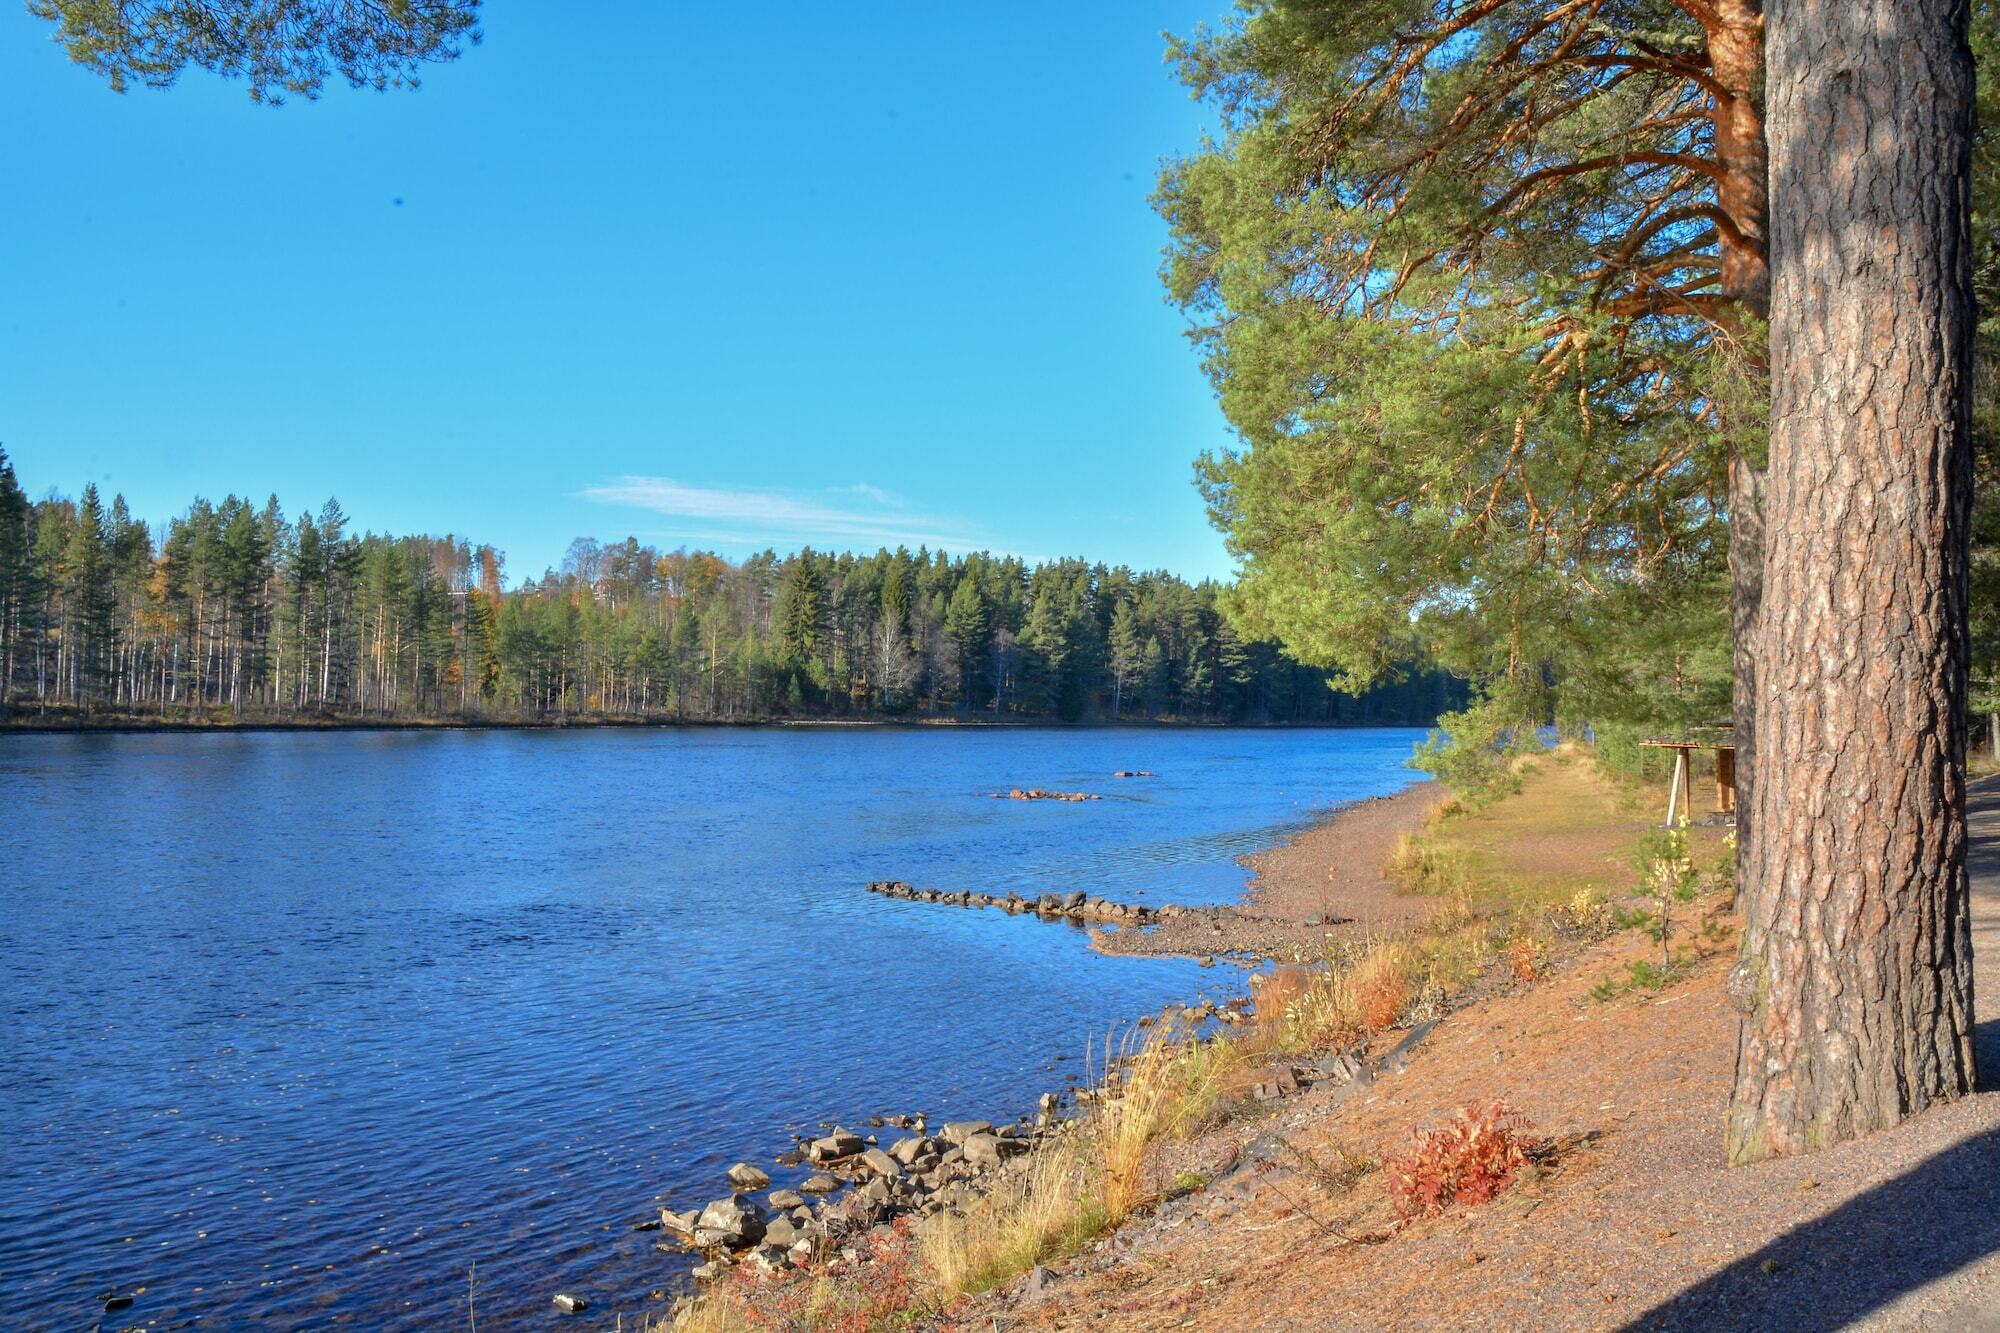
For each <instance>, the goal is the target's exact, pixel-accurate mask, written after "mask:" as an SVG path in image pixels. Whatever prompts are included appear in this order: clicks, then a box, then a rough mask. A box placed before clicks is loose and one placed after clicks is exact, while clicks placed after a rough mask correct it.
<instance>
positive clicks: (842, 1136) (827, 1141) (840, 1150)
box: [806, 1129, 867, 1162]
mask: <svg viewBox="0 0 2000 1333" xmlns="http://www.w3.org/2000/svg"><path fill="white" fill-rule="evenodd" d="M865 1146H867V1145H865V1144H863V1143H862V1142H861V1139H860V1138H859V1136H857V1135H854V1134H850V1133H848V1132H847V1131H846V1130H844V1129H836V1130H835V1131H833V1133H831V1134H829V1135H827V1136H826V1137H825V1138H823V1139H814V1140H813V1141H812V1143H811V1144H809V1145H808V1146H807V1148H806V1156H807V1157H809V1158H811V1159H812V1160H813V1161H815V1162H832V1161H838V1160H839V1159H840V1158H842V1157H852V1156H854V1155H855V1154H856V1153H858V1152H860V1151H861V1150H862V1148H864V1147H865Z"/></svg>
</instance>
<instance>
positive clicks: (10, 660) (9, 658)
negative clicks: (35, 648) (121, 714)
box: [0, 448, 34, 717]
mask: <svg viewBox="0 0 2000 1333" xmlns="http://www.w3.org/2000/svg"><path fill="white" fill-rule="evenodd" d="M28 516H29V507H28V497H27V494H26V493H25V492H24V491H22V489H21V484H20V482H19V481H18V480H17V479H16V478H15V476H14V465H13V464H12V463H11V462H9V461H8V459H7V451H6V449H4V448H0V717H5V716H6V715H7V706H8V696H9V694H10V693H11V691H12V689H13V685H14V656H15V653H16V651H17V649H18V647H19V644H20V637H21V628H22V625H23V624H24V622H25V620H26V618H27V615H28V611H29V608H30V607H31V606H32V604H33V601H34V597H33V591H32V590H33V585H34V564H33V553H34V548H33V546H32V544H31V541H30V537H29V531H28Z"/></svg>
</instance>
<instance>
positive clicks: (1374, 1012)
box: [1358, 969, 1410, 1032]
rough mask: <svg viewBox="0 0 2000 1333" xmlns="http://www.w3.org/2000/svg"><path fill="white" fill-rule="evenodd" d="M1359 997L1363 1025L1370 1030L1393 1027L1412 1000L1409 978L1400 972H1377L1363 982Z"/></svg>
mask: <svg viewBox="0 0 2000 1333" xmlns="http://www.w3.org/2000/svg"><path fill="white" fill-rule="evenodd" d="M1358 999H1359V1008H1360V1010H1361V1023H1362V1026H1363V1027H1366V1028H1367V1029H1368V1030H1369V1031H1370V1032H1381V1031H1384V1030H1386V1029H1388V1028H1392V1027H1394V1026H1396V1018H1397V1016H1398V1015H1399V1014H1401V1013H1402V1012H1403V1006H1404V1005H1406V1004H1408V1003H1409V1002H1410V982H1409V979H1408V978H1407V977H1405V976H1404V975H1403V974H1402V973H1400V972H1395V971H1390V970H1386V969H1385V970H1383V971H1380V972H1377V973H1375V975H1373V976H1371V977H1369V978H1368V979H1367V980H1366V981H1364V982H1363V983H1362V985H1361V994H1360V996H1359V997H1358Z"/></svg>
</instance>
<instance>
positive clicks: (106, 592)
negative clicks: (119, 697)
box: [63, 484, 117, 709]
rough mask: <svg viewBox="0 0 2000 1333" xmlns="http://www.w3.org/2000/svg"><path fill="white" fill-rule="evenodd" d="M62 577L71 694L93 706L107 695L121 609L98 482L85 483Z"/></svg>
mask: <svg viewBox="0 0 2000 1333" xmlns="http://www.w3.org/2000/svg"><path fill="white" fill-rule="evenodd" d="M63 580H64V587H63V602H64V606H65V608H66V609H67V613H68V614H67V621H66V630H65V637H66V638H67V637H68V636H69V635H74V636H75V645H74V646H73V647H71V648H69V650H68V651H69V658H70V669H71V681H70V694H71V697H72V698H74V699H76V700H77V701H78V702H80V703H81V704H83V706H84V708H85V709H89V708H91V707H92V706H93V705H94V704H96V703H97V701H98V700H99V699H100V698H101V697H102V695H103V693H104V686H105V683H106V681H107V679H108V677H109V674H110V663H111V654H112V628H113V625H114V623H115V622H114V617H115V613H116V611H117V600H116V597H115V595H114V593H113V590H112V587H111V536H110V533H109V531H108V530H107V529H106V527H105V523H104V506H103V503H102V502H101V501H100V500H99V499H98V495H97V487H96V486H95V485H94V484H92V485H88V486H85V487H84V488H83V498H82V499H81V500H80V501H79V502H78V504H77V509H76V522H75V524H74V525H73V526H72V528H71V530H70V535H69V547H68V550H67V552H66V553H65V555H64V560H63Z"/></svg>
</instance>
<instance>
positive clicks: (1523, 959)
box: [649, 749, 1720, 1333]
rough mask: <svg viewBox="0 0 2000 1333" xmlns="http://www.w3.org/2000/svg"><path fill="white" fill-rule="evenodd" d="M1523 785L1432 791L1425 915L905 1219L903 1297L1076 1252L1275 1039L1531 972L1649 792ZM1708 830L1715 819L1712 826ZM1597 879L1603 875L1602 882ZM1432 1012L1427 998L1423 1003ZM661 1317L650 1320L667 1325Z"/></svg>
mask: <svg viewBox="0 0 2000 1333" xmlns="http://www.w3.org/2000/svg"><path fill="white" fill-rule="evenodd" d="M1521 776H1522V785H1521V790H1520V791H1519V793H1518V794H1515V795H1512V796H1509V797H1507V798H1504V799H1502V800H1499V801H1496V802H1493V803H1491V804H1488V805H1484V806H1481V807H1479V808H1477V809H1467V808H1465V807H1461V806H1458V805H1457V804H1456V803H1450V804H1447V805H1445V806H1442V807H1440V809H1439V811H1438V812H1437V813H1435V814H1434V815H1433V816H1432V820H1431V823H1430V825H1429V827H1428V828H1426V829H1425V830H1424V831H1423V832H1422V833H1419V834H1417V835H1415V836H1413V837H1408V838H1406V839H1404V842H1403V844H1402V846H1400V847H1399V849H1398V851H1397V855H1396V857H1395V859H1394V861H1393V862H1392V864H1391V866H1390V867H1389V869H1390V872H1391V875H1392V877H1394V878H1396V879H1397V880H1398V881H1399V882H1400V883H1401V884H1402V885H1403V886H1404V887H1405V888H1407V889H1411V890H1414V891H1419V892H1425V893H1430V894H1434V895H1439V896H1441V897H1443V899H1444V901H1443V902H1442V903H1441V904H1440V906H1439V908H1438V910H1437V911H1436V912H1435V913H1433V914H1432V916H1431V917H1430V918H1429V919H1428V920H1427V921H1426V922H1425V924H1424V925H1423V926H1422V927H1420V928H1419V929H1417V930H1415V931H1412V932H1410V933H1408V934H1405V935H1402V936H1397V937H1393V938H1386V939H1376V940H1370V941H1367V942H1364V943H1361V944H1353V943H1349V944H1346V945H1343V946H1342V947H1341V949H1340V950H1339V951H1338V952H1337V953H1335V954H1334V955H1333V956H1331V957H1329V958H1328V959H1327V960H1325V962H1324V963H1322V964H1320V965H1317V966H1313V967H1284V968H1279V969H1277V970H1276V971H1274V972H1272V973H1271V974H1270V975H1269V976H1268V977H1267V978H1266V979H1265V980H1264V981H1263V983H1262V984H1261V985H1260V986H1259V988H1258V990H1257V1004H1256V1010H1255V1014H1254V1018H1253V1022H1252V1023H1251V1024H1250V1025H1249V1026H1248V1027H1247V1028H1244V1029H1242V1030H1240V1031H1238V1032H1235V1033H1231V1034H1228V1035H1223V1036H1217V1037H1210V1038H1197V1037H1195V1036H1193V1035H1192V1034H1190V1033H1188V1032H1186V1031H1184V1030H1178V1029H1171V1028H1169V1029H1163V1030H1156V1031H1155V1033H1154V1034H1153V1035H1152V1036H1151V1038H1150V1039H1149V1040H1146V1041H1144V1042H1143V1043H1142V1044H1138V1045H1136V1046H1131V1047H1128V1048H1126V1049H1124V1050H1122V1051H1120V1052H1118V1053H1117V1054H1116V1056H1115V1058H1113V1059H1110V1060H1107V1062H1106V1065H1107V1067H1106V1069H1105V1071H1104V1076H1103V1081H1102V1082H1101V1083H1100V1084H1099V1086H1098V1088H1097V1092H1096V1096H1095V1099H1094V1100H1093V1101H1092V1102H1091V1109H1090V1111H1089V1113H1088V1114H1086V1115H1083V1116H1081V1117H1080V1118H1079V1119H1078V1120H1077V1121H1076V1122H1074V1123H1073V1124H1071V1125H1070V1126H1068V1127H1066V1128H1065V1129H1063V1130H1061V1131H1059V1132H1058V1133H1055V1134H1052V1135H1050V1136H1047V1137H1046V1138H1045V1139H1044V1140H1043V1142H1042V1145H1041V1146H1040V1147H1039V1148H1038V1149H1037V1150H1036V1151H1035V1152H1034V1153H1033V1154H1031V1155H1029V1156H1028V1157H1027V1158H1025V1159H1021V1160H1018V1161H1017V1162H1015V1163H1014V1164H1012V1165H1011V1166H1010V1167H1008V1168H1007V1169H1005V1170H1004V1171H1002V1172H1000V1173H997V1174H996V1175H994V1176H991V1177H989V1178H988V1181H989V1184H990V1189H989V1192H988V1193H986V1194H985V1195H983V1196H982V1197H980V1198H978V1199H977V1200H975V1201H973V1202H972V1203H971V1204H970V1205H968V1206H967V1207H966V1208H965V1209H964V1211H963V1212H962V1213H953V1212H949V1211H947V1212H942V1213H938V1214H936V1215H934V1216H932V1217H930V1218H928V1219H926V1220H924V1221H923V1222H921V1223H920V1224H918V1225H917V1226H916V1227H915V1229H914V1231H913V1233H912V1242H911V1245H910V1247H909V1259H910V1272H909V1275H908V1278H907V1283H906V1286H907V1290H908V1292H909V1293H910V1295H909V1297H908V1299H909V1301H910V1302H911V1304H910V1307H909V1308H910V1310H911V1311H912V1312H915V1311H918V1310H923V1311H929V1312H931V1313H936V1312H938V1311H943V1310H949V1309H950V1308H951V1307H952V1305H953V1304H954V1303H955V1302H957V1301H958V1300H960V1299H962V1298H964V1297H967V1296H972V1295H976V1294H978V1293H980V1292H984V1291H990V1290H992V1289H994V1288H995V1287H998V1286H1001V1285H1004V1284H1005V1283H1007V1282H1008V1281H1010V1280H1012V1279H1013V1278H1014V1277H1016V1276H1018V1275H1019V1274H1021V1273H1023V1272H1025V1271H1027V1270H1028V1269H1029V1268H1031V1267H1033V1266H1034V1265H1036V1264H1041V1263H1050V1262H1055V1261H1057V1260H1059V1259H1061V1258H1062V1257H1064V1256H1066V1255H1068V1254H1071V1253H1074V1252H1075V1251H1076V1250H1078V1249H1080V1248H1081V1247H1082V1246H1083V1245H1085V1244H1087V1243H1088V1242H1089V1241H1090V1240H1092V1239H1094V1238H1095V1237H1096V1236H1098V1235H1100V1234H1102V1233H1103V1232H1104V1231H1106V1230H1108V1229H1110V1228H1111V1227H1114V1226H1116V1225H1118V1224H1119V1223H1120V1222H1122V1221H1124V1220H1125V1219H1126V1218H1127V1217H1129V1216H1131V1215H1132V1214H1133V1213H1135V1212H1138V1211H1141V1210H1143V1209H1144V1208H1146V1207H1147V1206H1148V1205H1150V1204H1151V1203H1152V1202H1154V1196H1155V1192H1156V1185H1155V1183H1154V1182H1153V1180H1152V1177H1151V1175H1150V1174H1149V1166H1150V1164H1151V1157H1152V1152H1151V1150H1152V1147H1153V1145H1155V1144H1156V1143H1157V1142H1158V1141H1159V1140H1160V1139H1161V1138H1163V1137H1173V1136H1187V1135H1192V1134H1195V1133H1199V1132H1201V1131H1202V1130H1204V1129H1206V1128H1207V1127H1209V1126H1211V1125H1213V1124H1214V1123H1215V1121H1216V1118H1217V1117H1218V1115H1221V1114H1226V1113H1227V1111H1228V1108H1229V1107H1230V1106H1231V1105H1232V1104H1233V1103H1234V1101H1235V1100H1236V1099H1237V1097H1238V1096H1239V1095H1240V1094H1241V1093H1242V1092H1244V1091H1245V1090H1246V1087H1247V1083H1248V1081H1249V1077H1250V1074H1251V1071H1253V1070H1254V1069H1256V1068H1258V1067H1260V1065H1261V1064H1262V1063H1264V1062H1267V1061H1268V1060H1269V1059H1270V1058H1271V1057H1272V1056H1273V1055H1278V1054H1282V1053H1288V1052H1300V1051H1313V1050H1334V1049H1347V1048H1351V1047H1353V1046H1356V1045H1358V1044H1361V1043H1363V1042H1365V1041H1367V1040H1368V1039H1369V1038H1371V1037H1373V1036H1375V1035H1376V1034H1379V1033H1384V1032H1388V1031H1391V1030H1393V1029H1395V1028H1397V1027H1400V1026H1402V1025H1404V1024H1405V1023H1407V1022H1410V1021H1414V1019H1415V1018H1417V1017H1423V1016H1427V1014H1426V1013H1425V1006H1426V1005H1434V1004H1435V997H1439V996H1442V995H1444V994H1445V993H1447V992H1450V991H1454V990H1457V989H1459V988H1460V987H1462V986H1464V985H1465V984H1467V983H1469V982H1470V981H1471V980H1472V979H1473V978H1475V977H1478V976H1480V975H1482V974H1484V973H1486V972H1488V971H1489V969H1497V970H1499V971H1501V972H1503V973H1504V972H1510V971H1511V973H1512V975H1513V977H1514V979H1515V980H1516V981H1517V982H1519V983H1521V984H1527V983H1529V982H1530V981H1532V980H1535V979H1536V978H1537V977H1538V976H1539V974H1540V970H1541V968H1542V965H1543V960H1544V958H1545V957H1546V954H1547V948H1548V945H1547V942H1546V941H1544V940H1543V939H1541V938H1540V937H1538V936H1537V935H1535V934H1534V931H1535V929H1537V928H1538V927H1537V926H1536V923H1538V922H1539V921H1540V920H1541V918H1542V914H1543V913H1544V911H1545V909H1547V908H1548V907H1549V906H1550V905H1552V904H1561V903H1565V902H1574V901H1578V900H1580V895H1581V894H1584V893H1587V892H1589V891H1591V890H1593V889H1597V888H1598V886H1615V888H1614V890H1613V892H1614V893H1616V892H1620V891H1622V890H1625V889H1627V888H1629V887H1631V886H1632V885H1633V884H1634V883H1636V876H1635V872H1634V871H1633V870H1632V869H1631V868H1630V867H1631V865H1632V861H1631V849H1632V847H1633V845H1634V843H1635V842H1636V840H1637V838H1638V835H1639V833H1640V832H1641V831H1642V830H1643V829H1644V828H1645V827H1646V826H1647V823H1648V819H1647V812H1646V809H1645V807H1644V805H1643V800H1644V794H1643V793H1640V792H1637V791H1636V790H1635V789H1627V788H1620V787H1619V786H1617V785H1616V784H1614V783H1612V782H1610V781H1609V780H1607V779H1606V778H1604V777H1603V776H1601V775H1600V774H1599V773H1598V771H1597V770H1596V768H1595V767H1594V765H1592V763H1591V762H1590V760H1589V757H1588V755H1587V754H1584V753H1581V752H1578V751H1575V750H1572V749H1565V750H1562V751H1558V752H1555V753H1553V754H1550V755H1545V756H1541V757H1539V758H1537V759H1535V760H1533V761H1530V762H1529V763H1528V764H1526V765H1524V767H1523V770H1522V775H1521ZM1716 836H1717V839H1718V840H1719V836H1720V835H1716ZM1600 891H1601V890H1600ZM1432 1012H1434V1010H1433V1011H1432ZM855 1283H856V1279H855V1277H854V1275H853V1274H851V1273H849V1272H840V1273H834V1274H824V1273H816V1272H812V1271H809V1272H807V1273H805V1274H802V1275H799V1276H796V1277H792V1278H789V1279H786V1280H783V1281H782V1282H780V1283H778V1284H775V1286H776V1288H778V1289H782V1290H783V1291H784V1292H785V1295H784V1296H783V1298H782V1305H783V1309H784V1311H785V1315H786V1316H787V1317H790V1318H794V1319H796V1318H797V1317H798V1313H799V1312H801V1311H803V1312H807V1315H806V1317H807V1319H808V1323H806V1324H805V1325H801V1326H802V1327H810V1326H816V1325H815V1324H814V1323H813V1322H812V1320H813V1319H814V1318H816V1317H817V1316H815V1315H814V1314H812V1313H811V1312H815V1311H824V1312H825V1314H826V1316H827V1320H826V1322H828V1323H829V1324H832V1323H844V1322H845V1321H847V1320H850V1319H852V1318H853V1317H854V1310H855V1300H856V1297H855V1294H854V1288H855ZM766 1299H768V1298H767V1296H766V1295H764V1294H760V1290H759V1289H756V1288H752V1287H750V1286H748V1285H746V1284H743V1283H738V1282H729V1281H725V1282H722V1283H718V1284H715V1285H714V1286H712V1287H710V1288H709V1289H707V1290H706V1291H705V1292H704V1293H703V1294H702V1296H701V1298H700V1299H698V1300H697V1301H695V1302H694V1303H693V1304H692V1305H691V1306H690V1307H689V1308H688V1309H686V1310H685V1311H684V1312H683V1313H682V1314H681V1315H680V1316H679V1317H678V1319H677V1320H676V1321H675V1322H674V1323H673V1325H672V1327H673V1328H674V1329H676V1330H679V1331H681V1333H735V1331H736V1330H739V1329H746V1328H754V1327H770V1326H772V1323H771V1320H770V1318H769V1317H768V1312H767V1315H766V1317H764V1318H761V1319H752V1318H750V1317H749V1316H748V1314H747V1313H746V1312H747V1311H748V1310H749V1308H750V1307H751V1305H753V1304H755V1303H757V1302H760V1301H764V1300H766ZM665 1327H666V1325H663V1324H655V1325H652V1326H649V1328H659V1329H662V1330H664V1328H665Z"/></svg>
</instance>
